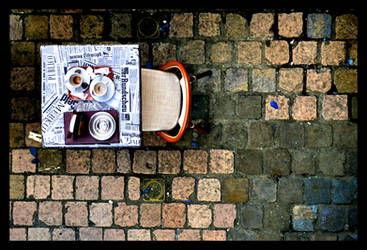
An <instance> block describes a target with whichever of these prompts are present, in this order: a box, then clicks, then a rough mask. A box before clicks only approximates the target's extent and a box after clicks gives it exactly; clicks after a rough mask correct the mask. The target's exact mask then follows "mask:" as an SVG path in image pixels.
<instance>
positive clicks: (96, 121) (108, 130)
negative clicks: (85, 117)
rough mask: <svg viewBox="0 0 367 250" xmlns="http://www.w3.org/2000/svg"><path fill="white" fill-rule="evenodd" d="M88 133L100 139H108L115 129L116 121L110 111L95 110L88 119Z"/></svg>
mask: <svg viewBox="0 0 367 250" xmlns="http://www.w3.org/2000/svg"><path fill="white" fill-rule="evenodd" d="M88 127H89V133H90V134H91V136H92V137H93V138H94V139H96V140H100V141H105V140H108V139H110V138H111V137H112V135H113V134H114V133H115V131H116V121H115V119H114V118H113V116H112V115H111V114H110V113H107V112H97V113H95V114H94V115H92V117H91V118H90V120H89V125H88Z"/></svg>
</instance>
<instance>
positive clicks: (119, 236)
mask: <svg viewBox="0 0 367 250" xmlns="http://www.w3.org/2000/svg"><path fill="white" fill-rule="evenodd" d="M103 240H105V241H107V240H108V241H123V240H125V231H124V230H123V229H107V228H106V229H105V230H104V232H103Z"/></svg>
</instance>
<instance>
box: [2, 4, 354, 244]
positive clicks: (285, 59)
mask: <svg viewBox="0 0 367 250" xmlns="http://www.w3.org/2000/svg"><path fill="white" fill-rule="evenodd" d="M148 16H149V17H151V18H153V19H154V20H155V21H156V22H157V23H158V25H159V27H160V29H159V30H154V29H153V30H149V29H148V30H143V28H145V29H147V27H142V26H141V23H140V22H139V21H141V20H142V19H143V18H144V17H148ZM150 20H152V19H150ZM139 25H140V26H139ZM9 27H10V29H9V39H10V56H11V58H10V59H11V62H10V65H11V66H10V98H9V100H10V103H9V110H10V112H9V116H10V117H9V118H10V122H9V188H10V192H9V198H10V199H9V238H10V240H11V241H16V240H28V241H33V240H53V241H57V240H61V241H65V240H77V241H79V240H80V241H84V240H106V241H107V240H128V241H133V240H139V241H143V240H152V241H156V240H178V241H182V240H200V241H205V240H225V241H231V240H236V241H245V240H285V241H291V240H310V241H312V240H331V241H335V240H342V241H344V240H355V239H357V238H358V232H357V226H358V223H357V218H358V216H357V208H358V206H357V186H358V184H357V183H358V170H357V163H358V160H357V158H358V150H357V138H358V131H357V130H358V129H357V126H358V125H357V124H358V107H357V103H358V84H357V70H358V53H357V51H358V13H357V11H356V10H348V9H345V10H343V11H341V10H338V11H333V10H320V9H314V10H297V9H295V10H268V9H267V10H245V9H230V10H223V9H220V10H217V9H212V10H194V9H192V10H190V9H186V10H176V9H173V10H171V9H162V10H148V9H146V10H128V9H123V10H120V9H91V10H79V9H57V10H54V9H45V10H29V9H12V10H10V12H9ZM138 27H140V28H141V29H138ZM149 32H150V33H149ZM155 32H156V33H155ZM149 34H150V35H149ZM96 43H103V44H127V43H139V44H140V46H141V64H142V66H143V67H145V66H146V65H149V63H150V64H152V66H153V67H157V66H159V65H162V64H164V63H166V62H168V61H171V60H178V61H180V62H182V63H183V65H184V66H185V67H186V68H187V70H188V72H189V73H190V74H194V73H199V72H202V71H205V70H207V69H210V70H212V72H213V74H212V76H210V77H207V78H203V79H200V80H198V81H197V82H195V83H193V84H192V96H193V103H192V113H191V120H192V121H193V122H194V123H195V124H197V125H200V126H202V127H206V128H208V129H210V133H209V134H208V135H206V134H199V133H197V132H196V131H192V130H188V131H187V132H186V133H185V136H184V138H183V139H182V140H181V141H180V142H179V143H177V144H168V143H165V142H164V141H162V140H161V139H160V138H159V137H157V136H156V135H155V134H153V133H144V134H143V146H142V147H141V148H138V149H123V148H119V149H86V148H85V149H83V148H82V149H46V148H42V146H41V144H40V143H38V142H35V141H33V140H31V139H29V138H28V134H29V132H30V131H34V132H38V133H40V121H41V114H40V110H41V109H40V89H41V86H40V82H41V81H40V78H41V76H40V55H39V48H40V46H41V45H47V44H96ZM32 148H35V149H36V150H37V158H38V159H39V160H40V162H39V163H32V160H33V162H34V156H32V154H31V153H30V149H32ZM152 178H155V179H158V181H163V183H164V185H163V187H164V188H165V190H164V192H163V194H164V197H163V200H161V201H156V202H152V201H149V200H147V193H146V192H145V190H146V189H145V187H144V185H145V184H146V183H147V181H148V180H149V179H152Z"/></svg>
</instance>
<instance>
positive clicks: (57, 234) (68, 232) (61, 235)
mask: <svg viewBox="0 0 367 250" xmlns="http://www.w3.org/2000/svg"><path fill="white" fill-rule="evenodd" d="M52 240H54V241H73V240H75V231H74V229H72V228H55V229H54V230H53V231H52Z"/></svg>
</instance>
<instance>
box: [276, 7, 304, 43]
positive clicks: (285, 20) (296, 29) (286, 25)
mask: <svg viewBox="0 0 367 250" xmlns="http://www.w3.org/2000/svg"><path fill="white" fill-rule="evenodd" d="M302 16H303V13H302V12H294V13H280V14H278V32H279V35H280V36H284V37H299V36H300V35H301V34H302V26H303V18H302Z"/></svg>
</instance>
